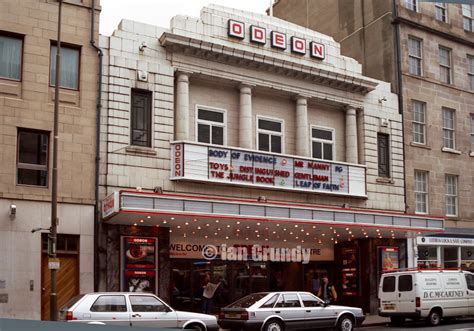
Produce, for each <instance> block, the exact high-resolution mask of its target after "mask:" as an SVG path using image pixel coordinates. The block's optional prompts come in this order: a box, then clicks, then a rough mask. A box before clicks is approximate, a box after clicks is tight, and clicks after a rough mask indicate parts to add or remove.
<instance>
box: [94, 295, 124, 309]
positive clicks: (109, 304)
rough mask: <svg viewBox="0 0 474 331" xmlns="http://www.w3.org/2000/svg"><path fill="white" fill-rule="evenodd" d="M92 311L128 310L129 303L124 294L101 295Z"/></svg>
mask: <svg viewBox="0 0 474 331" xmlns="http://www.w3.org/2000/svg"><path fill="white" fill-rule="evenodd" d="M91 311H92V312H101V313H103V312H114V313H115V312H126V311H127V305H126V303H125V297H124V296H123V295H101V296H100V297H98V298H97V300H95V302H94V304H93V305H92V307H91Z"/></svg>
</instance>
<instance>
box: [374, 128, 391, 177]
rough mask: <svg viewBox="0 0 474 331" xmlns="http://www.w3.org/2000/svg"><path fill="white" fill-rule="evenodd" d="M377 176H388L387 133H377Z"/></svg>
mask: <svg viewBox="0 0 474 331" xmlns="http://www.w3.org/2000/svg"><path fill="white" fill-rule="evenodd" d="M377 149H378V163H379V176H380V177H390V155H389V135H388V134H384V133H378V134H377Z"/></svg>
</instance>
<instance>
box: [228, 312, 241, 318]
mask: <svg viewBox="0 0 474 331" xmlns="http://www.w3.org/2000/svg"><path fill="white" fill-rule="evenodd" d="M225 318H240V314H238V313H226V314H225Z"/></svg>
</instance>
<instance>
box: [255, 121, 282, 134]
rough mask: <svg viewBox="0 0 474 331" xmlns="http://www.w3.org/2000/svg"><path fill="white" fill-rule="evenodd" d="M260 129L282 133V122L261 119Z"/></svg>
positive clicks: (259, 122)
mask: <svg viewBox="0 0 474 331" xmlns="http://www.w3.org/2000/svg"><path fill="white" fill-rule="evenodd" d="M258 128H259V129H262V130H269V131H275V132H281V122H276V121H270V120H264V119H259V120H258Z"/></svg>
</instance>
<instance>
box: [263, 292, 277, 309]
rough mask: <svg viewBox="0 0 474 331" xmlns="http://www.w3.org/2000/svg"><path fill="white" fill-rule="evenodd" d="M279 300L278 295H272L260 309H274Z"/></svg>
mask: <svg viewBox="0 0 474 331" xmlns="http://www.w3.org/2000/svg"><path fill="white" fill-rule="evenodd" d="M277 299H278V294H275V295H272V296H271V297H270V299H268V300H267V301H266V302H265V303H264V304H263V305H262V306H261V307H260V308H273V306H274V305H275V302H276V301H277Z"/></svg>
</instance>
